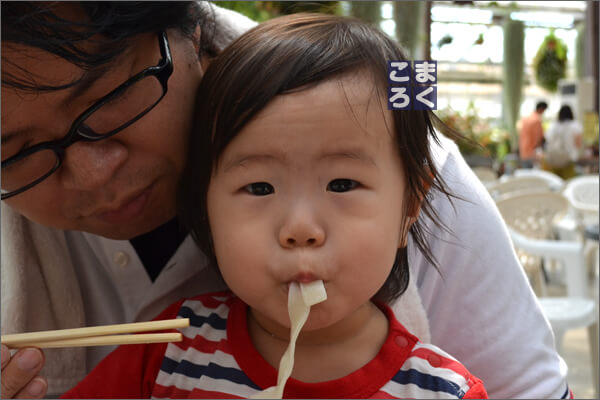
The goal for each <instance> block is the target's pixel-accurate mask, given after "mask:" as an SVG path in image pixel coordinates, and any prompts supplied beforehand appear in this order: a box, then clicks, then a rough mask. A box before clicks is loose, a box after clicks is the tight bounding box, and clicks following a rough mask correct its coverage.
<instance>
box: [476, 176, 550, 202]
mask: <svg viewBox="0 0 600 400" xmlns="http://www.w3.org/2000/svg"><path fill="white" fill-rule="evenodd" d="M532 190H533V191H536V190H551V185H550V183H549V182H548V181H547V180H546V179H544V178H540V177H538V176H507V177H502V178H501V179H500V180H499V181H498V182H497V183H495V184H493V185H491V186H488V191H489V192H490V194H491V195H492V197H493V198H494V199H498V198H500V197H501V196H503V195H506V194H509V193H513V192H522V191H532Z"/></svg>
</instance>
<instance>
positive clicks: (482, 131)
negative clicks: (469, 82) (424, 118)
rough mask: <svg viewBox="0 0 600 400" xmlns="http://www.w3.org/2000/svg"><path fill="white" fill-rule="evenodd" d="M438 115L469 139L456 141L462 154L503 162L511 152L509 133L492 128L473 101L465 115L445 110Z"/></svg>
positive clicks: (438, 112)
mask: <svg viewBox="0 0 600 400" xmlns="http://www.w3.org/2000/svg"><path fill="white" fill-rule="evenodd" d="M436 114H437V116H438V117H439V118H440V119H441V120H442V121H443V122H444V123H445V124H446V125H447V126H448V127H450V128H451V129H453V130H455V131H457V132H459V133H460V134H462V135H463V136H464V137H465V138H466V139H467V140H457V141H456V144H457V145H458V148H459V149H460V152H461V153H462V154H464V155H467V154H477V155H483V156H486V157H492V158H494V159H496V160H499V161H502V160H503V159H504V156H506V154H508V152H509V151H510V141H509V133H508V131H507V130H505V129H501V128H499V127H496V126H492V124H490V121H489V120H487V119H484V118H481V117H479V115H478V111H477V109H476V108H475V104H474V103H473V101H471V102H469V105H468V107H467V109H466V110H465V111H464V112H463V113H460V112H458V111H454V110H452V109H450V108H444V109H442V110H439V111H437V112H436ZM474 143H476V144H474Z"/></svg>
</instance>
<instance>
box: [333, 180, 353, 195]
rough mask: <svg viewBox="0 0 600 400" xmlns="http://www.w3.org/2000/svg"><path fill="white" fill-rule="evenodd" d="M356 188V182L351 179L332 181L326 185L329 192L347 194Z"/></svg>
mask: <svg viewBox="0 0 600 400" xmlns="http://www.w3.org/2000/svg"><path fill="white" fill-rule="evenodd" d="M357 187H358V182H356V181H353V180H352V179H334V180H332V181H331V182H329V184H328V185H327V190H329V191H331V192H338V193H342V192H347V191H349V190H352V189H356V188H357Z"/></svg>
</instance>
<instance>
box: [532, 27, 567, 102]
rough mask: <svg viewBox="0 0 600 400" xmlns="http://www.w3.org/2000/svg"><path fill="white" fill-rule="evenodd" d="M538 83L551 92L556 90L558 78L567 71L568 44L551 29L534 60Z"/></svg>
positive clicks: (563, 75)
mask: <svg viewBox="0 0 600 400" xmlns="http://www.w3.org/2000/svg"><path fill="white" fill-rule="evenodd" d="M533 68H534V70H535V78H536V81H537V83H538V84H539V85H540V86H541V87H543V88H544V89H546V90H548V91H550V92H556V89H557V86H558V80H559V79H561V78H564V77H565V75H566V71H567V46H566V45H565V43H564V42H563V41H562V40H560V39H559V38H557V37H556V36H555V35H554V30H551V31H550V33H549V34H548V36H546V37H545V38H544V41H543V42H542V45H541V46H540V48H539V50H538V52H537V53H536V55H535V58H534V60H533Z"/></svg>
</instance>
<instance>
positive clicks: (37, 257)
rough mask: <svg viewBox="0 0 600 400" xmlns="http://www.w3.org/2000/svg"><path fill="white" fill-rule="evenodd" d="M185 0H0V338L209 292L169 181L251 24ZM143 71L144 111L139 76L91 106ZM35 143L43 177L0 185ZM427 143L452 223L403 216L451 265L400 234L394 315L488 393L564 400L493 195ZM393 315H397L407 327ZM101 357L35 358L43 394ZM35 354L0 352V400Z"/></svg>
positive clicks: (216, 284)
mask: <svg viewBox="0 0 600 400" xmlns="http://www.w3.org/2000/svg"><path fill="white" fill-rule="evenodd" d="M197 4H198V5H199V6H200V8H199V9H198V8H196V3H179V2H168V3H160V2H148V3H126V2H99V3H91V2H90V3H88V2H81V3H78V2H64V3H61V2H59V3H51V4H50V5H48V3H37V2H33V3H27V2H2V3H1V4H0V6H1V7H2V13H1V14H2V24H1V29H2V96H1V101H2V120H1V122H2V132H1V133H2V163H3V164H2V174H3V176H2V185H3V186H2V191H3V199H4V200H3V204H2V207H1V212H2V216H1V218H0V221H1V224H2V252H1V256H2V291H1V293H2V303H1V304H2V313H1V314H2V332H3V333H15V332H25V331H35V330H45V329H62V328H73V327H78V326H84V325H87V326H91V325H100V324H109V323H123V322H131V321H136V320H148V319H150V318H152V316H154V315H156V314H157V313H158V311H160V310H161V309H163V308H165V307H166V306H167V305H168V304H171V303H172V302H174V301H175V300H176V299H178V298H180V297H181V296H191V295H193V294H196V293H199V292H210V291H215V290H219V289H220V288H222V287H223V285H222V283H221V282H220V280H219V278H218V277H217V276H215V274H214V272H213V271H212V270H210V269H209V268H202V265H204V264H205V263H206V260H205V256H204V255H203V254H202V253H201V252H200V251H199V250H198V249H197V247H196V246H195V245H194V243H193V242H192V240H191V238H190V237H188V236H187V235H185V233H182V234H180V231H179V227H178V225H177V223H176V221H175V219H176V207H175V196H174V187H175V184H176V182H177V181H178V179H179V176H180V174H181V171H182V169H183V165H184V163H185V148H186V144H187V140H188V135H189V132H190V130H191V121H192V118H193V110H194V95H195V92H196V90H197V87H198V84H199V82H200V79H201V77H202V75H203V69H204V68H205V67H206V65H207V64H208V63H209V62H210V58H211V57H212V56H213V55H214V54H216V53H218V52H219V50H220V49H221V48H223V47H224V46H225V45H226V44H228V43H229V42H230V41H231V40H232V39H233V38H234V37H237V36H238V35H239V34H240V33H241V32H242V31H245V30H246V29H248V28H249V27H250V26H251V25H253V24H252V23H251V21H249V20H247V19H246V18H243V17H240V16H239V15H237V14H235V13H231V12H227V11H224V10H220V9H218V8H217V7H207V5H206V3H197ZM163 31H164V32H165V35H162V32H163ZM165 38H166V41H165ZM165 42H168V45H169V46H168V48H169V50H170V53H171V58H170V59H169V58H168V57H166V55H167V45H166V43H165ZM163 54H164V55H163ZM169 60H170V61H171V62H170V63H171V64H172V66H173V71H172V73H171V74H170V75H169V76H167V75H168V70H169V68H168V67H167V65H169ZM147 68H151V69H150V70H149V71H148V72H155V73H156V74H157V75H156V76H158V78H160V79H162V80H159V81H158V82H159V83H161V82H162V81H164V80H165V79H167V82H166V87H167V88H168V90H167V91H166V92H164V87H165V86H163V84H162V83H161V86H160V87H161V88H162V90H161V92H160V94H159V97H160V96H161V95H162V93H163V92H164V93H165V94H164V97H162V98H160V101H159V102H158V103H156V104H154V106H153V107H151V108H149V107H150V106H148V104H147V103H146V101H147V100H148V99H150V97H148V96H147V95H146V92H145V90H149V89H148V87H147V86H144V87H143V89H144V91H142V94H141V95H140V94H139V93H138V92H137V91H136V92H133V91H132V92H129V91H126V92H124V91H117V92H113V94H112V95H110V96H109V97H111V98H110V100H111V101H110V102H108V101H106V100H107V99H106V98H104V96H106V95H107V94H109V93H111V91H112V90H114V89H115V88H118V87H121V88H123V86H122V84H123V83H124V82H125V81H127V80H129V79H131V78H132V77H134V76H136V75H137V74H138V73H140V72H141V71H144V70H146V69H147ZM160 71H165V72H162V73H160V74H159V72H160ZM151 75H152V74H151ZM153 79H156V78H153ZM144 82H148V81H144ZM150 82H152V81H150ZM136 87H137V84H136ZM153 87H154V88H156V86H154V85H153ZM140 90H141V89H140ZM152 90H153V91H152V93H153V94H154V96H153V97H152V99H154V100H155V99H156V97H155V96H156V91H154V89H152ZM134 99H135V101H134ZM152 103H154V101H153V102H152ZM140 104H142V107H141V110H140V108H139V107H133V108H131V106H132V105H137V106H139V105H140ZM143 106H147V107H143ZM104 107H108V108H104ZM86 111H87V112H86ZM92 111H93V113H91V112H92ZM143 113H145V114H143ZM142 114H143V115H142ZM91 115H94V116H93V117H92V116H91ZM140 115H141V116H140ZM83 116H85V117H86V118H83ZM138 116H140V118H137V117H138ZM100 117H102V118H100ZM103 122H108V123H110V124H109V125H103V124H102V123H103ZM92 123H95V124H93V126H92ZM94 128H95V129H96V130H97V131H99V132H96V130H94ZM69 132H70V134H69ZM92 132H95V133H104V135H102V138H103V140H93V139H99V138H98V137H97V136H94V135H93V134H92ZM67 134H69V135H68V137H67V138H66V140H67V141H66V142H61V140H65V139H63V138H64V137H65V135H67ZM86 135H87V136H86ZM75 138H77V139H79V140H78V141H72V140H74V139H75ZM55 141H59V142H55ZM47 142H50V143H47ZM42 143H45V144H42ZM34 146H37V147H35V149H37V151H35V152H34ZM46 147H48V148H49V149H54V150H51V151H53V154H58V155H59V156H62V159H61V160H62V162H61V164H60V166H59V168H58V169H56V170H55V171H54V172H53V173H51V174H49V175H46V174H47V173H48V172H49V171H44V173H43V174H42V175H41V176H40V175H38V173H39V172H40V171H37V170H36V171H35V174H34V175H33V176H29V175H25V176H23V179H21V180H19V179H17V180H15V181H14V183H13V184H12V185H11V186H12V187H10V188H9V187H5V186H4V185H5V184H7V183H8V179H7V178H6V175H5V174H6V171H7V170H6V169H5V163H7V162H8V160H9V159H11V158H12V159H13V160H15V159H23V158H25V157H24V156H25V155H27V158H28V159H31V158H29V157H30V156H29V154H37V153H41V154H38V156H42V155H48V154H49V153H47V152H46V151H44V152H41V151H40V150H42V149H44V150H45V149H46ZM431 151H432V154H433V158H434V162H435V163H436V166H437V169H438V171H439V176H441V177H443V178H444V179H445V180H446V182H447V184H448V186H449V187H452V188H453V190H455V191H456V192H460V193H461V194H462V198H463V199H464V200H465V201H455V202H454V204H452V203H450V202H449V201H448V199H447V198H446V197H444V196H442V195H439V194H436V193H435V192H432V193H431V196H432V198H431V201H432V210H435V212H436V213H437V215H438V217H439V219H440V220H441V222H442V223H443V224H444V225H445V226H448V227H451V228H452V233H450V232H449V231H446V230H440V229H439V228H438V227H436V225H435V224H434V223H433V222H432V221H431V219H429V218H428V217H427V216H426V215H424V214H423V213H421V214H420V216H419V220H420V222H422V224H423V226H424V227H425V229H424V240H425V241H426V242H427V243H428V244H429V246H430V248H431V251H432V253H433V255H434V256H435V258H436V259H438V260H441V261H442V262H443V260H444V259H451V260H453V265H452V268H444V264H442V265H441V267H440V272H438V271H436V270H435V268H433V267H432V265H431V263H430V262H429V261H428V260H427V258H426V257H425V256H424V254H423V253H422V252H421V251H419V250H418V249H417V247H416V245H415V243H414V241H415V238H414V237H413V236H412V235H409V239H408V247H407V250H408V258H409V264H410V266H411V274H412V277H413V278H414V279H411V281H414V283H415V284H416V286H417V288H418V291H419V295H420V300H422V303H423V304H422V307H423V308H424V310H423V311H424V312H423V313H421V314H420V313H419V312H418V307H417V306H418V304H420V301H416V304H413V305H411V307H410V309H411V310H412V313H413V314H415V315H416V322H414V323H412V325H415V326H417V325H419V322H420V323H422V322H424V321H425V322H428V330H429V331H430V333H431V342H432V343H433V344H436V345H438V346H440V347H441V348H444V349H445V350H446V351H448V352H449V353H451V354H453V355H455V356H456V357H457V358H459V359H461V360H462V361H463V362H464V364H465V365H466V366H467V367H468V368H469V370H471V371H472V372H473V373H474V374H476V375H477V376H479V377H480V378H482V379H483V380H484V381H485V382H486V389H487V390H488V393H489V394H490V396H492V397H504V398H514V397H529V398H532V397H533V398H542V397H554V398H556V397H561V396H562V397H564V396H568V389H567V384H566V379H565V378H566V368H565V367H564V363H563V362H562V360H561V359H560V358H559V357H558V355H557V354H556V352H555V350H554V347H553V339H552V334H551V331H550V327H549V325H548V323H547V321H546V320H545V318H544V317H543V315H542V312H541V310H540V308H539V306H538V304H537V303H536V301H535V297H534V295H533V292H532V291H531V288H530V287H529V285H528V283H527V280H526V277H525V275H524V274H523V271H522V269H521V267H520V265H519V263H518V260H517V258H516V256H515V253H514V251H513V249H512V246H511V243H510V240H509V237H508V234H507V232H506V228H505V226H504V224H503V222H502V220H501V218H500V215H499V214H498V212H497V210H496V208H495V206H494V203H493V201H492V200H491V198H490V197H489V195H488V193H487V192H486V190H485V188H484V187H483V186H482V185H481V184H479V183H478V181H477V178H476V177H475V176H474V175H473V174H472V172H471V171H470V169H469V167H468V165H467V164H466V163H465V162H464V160H463V158H462V156H461V155H460V153H459V151H458V149H457V148H456V146H455V145H454V144H453V142H452V141H451V140H449V139H447V138H444V137H440V143H439V144H436V143H434V144H432V150H431ZM50 159H51V160H54V161H56V156H54V155H51V158H50ZM44 160H46V159H45V158H44ZM12 165H13V166H14V165H16V163H13V164H12ZM52 165H56V164H52ZM15 191H20V192H19V193H18V194H14V192H15ZM11 193H12V194H14V195H12V196H11V197H8V196H9V195H10V194H11ZM177 238H179V240H182V241H179V240H178V239H177ZM156 251H159V252H160V254H161V256H160V257H158V256H156V254H155V252H156ZM165 260H166V261H165ZM408 290H410V286H409V289H408ZM404 299H413V300H415V298H414V297H412V296H409V295H408V293H407V294H406V295H405V296H402V298H401V299H400V300H399V301H398V302H397V303H396V304H394V306H393V308H394V310H395V312H396V313H397V315H399V314H401V313H402V310H403V308H404V305H403V301H404ZM416 300H419V299H416ZM425 315H426V316H427V317H426V318H425ZM409 317H411V316H405V315H400V316H399V317H398V319H399V320H400V321H402V323H403V324H405V325H406V326H410V325H411V324H410V323H408V321H407V319H406V318H409ZM421 336H423V335H421ZM422 339H423V340H425V338H424V337H422ZM110 350H111V349H110V348H105V347H100V348H88V349H83V348H71V349H56V350H47V351H45V352H44V353H45V360H46V367H45V369H44V371H43V372H42V375H43V376H44V377H47V379H48V383H49V392H50V393H51V394H56V393H62V392H63V391H64V390H66V389H67V388H69V387H71V386H72V385H73V384H75V383H76V382H78V381H79V380H80V379H81V378H82V377H83V375H84V374H85V373H86V372H87V371H89V370H91V368H92V367H93V366H94V365H96V364H97V362H98V361H99V360H100V359H101V358H102V357H103V356H104V355H106V354H107V353H108V352H109V351H110ZM43 363H44V359H43V358H42V353H41V351H39V350H35V349H28V350H24V351H19V352H18V353H17V354H16V355H14V358H11V359H8V354H7V352H5V351H3V353H2V366H3V368H2V380H1V382H2V397H4V398H8V397H14V396H15V395H19V396H21V397H27V396H33V397H42V396H44V390H45V388H46V386H45V385H46V381H45V380H44V379H43V378H41V377H38V378H35V379H34V380H32V378H33V377H35V376H36V374H38V373H39V370H40V368H41V366H42V364H43ZM28 385H29V386H28ZM32 385H33V386H36V385H37V390H34V389H35V388H34V387H32Z"/></svg>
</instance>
